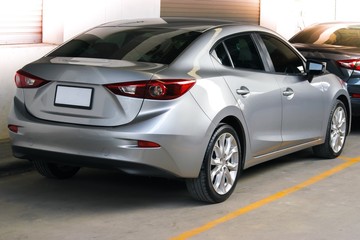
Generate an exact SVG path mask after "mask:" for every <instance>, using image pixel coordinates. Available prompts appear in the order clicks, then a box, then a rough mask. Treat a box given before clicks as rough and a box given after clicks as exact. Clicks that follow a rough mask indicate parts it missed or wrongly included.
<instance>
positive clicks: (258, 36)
mask: <svg viewBox="0 0 360 240" xmlns="http://www.w3.org/2000/svg"><path fill="white" fill-rule="evenodd" d="M261 35H266V36H270V37H273V38H275V39H277V40H278V41H280V42H281V43H283V44H284V45H285V46H287V47H288V49H289V50H291V51H292V52H293V53H294V54H295V55H296V56H297V57H298V58H299V59H300V60H301V61H302V64H303V68H304V72H303V73H286V72H277V71H276V70H275V67H274V64H273V61H272V59H271V56H270V53H269V52H268V50H267V47H266V45H265V43H264V41H263V39H262V37H261ZM254 38H256V41H257V42H258V44H259V47H260V48H261V51H262V52H263V54H264V57H265V58H266V62H267V64H268V65H269V68H270V72H271V73H275V74H282V75H291V76H306V59H305V58H304V56H302V55H301V54H300V53H299V52H297V51H296V49H295V48H294V47H293V46H292V45H291V44H290V43H288V42H287V41H284V40H283V39H281V38H280V37H278V36H276V35H274V34H269V33H267V32H256V33H254Z"/></svg>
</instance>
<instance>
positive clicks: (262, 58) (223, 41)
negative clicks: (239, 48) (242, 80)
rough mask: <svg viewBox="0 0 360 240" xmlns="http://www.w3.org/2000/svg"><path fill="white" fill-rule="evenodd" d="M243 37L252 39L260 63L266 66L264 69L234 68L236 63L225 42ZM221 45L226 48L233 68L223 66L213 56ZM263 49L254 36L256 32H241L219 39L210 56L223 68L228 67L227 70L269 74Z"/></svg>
mask: <svg viewBox="0 0 360 240" xmlns="http://www.w3.org/2000/svg"><path fill="white" fill-rule="evenodd" d="M243 35H248V36H249V37H250V39H251V40H252V42H253V44H254V47H255V49H256V51H257V54H258V56H259V58H260V61H261V62H262V64H263V66H264V69H253V68H237V67H235V66H234V63H233V61H232V58H231V55H230V53H229V50H228V48H227V46H226V44H225V41H226V40H228V39H231V38H234V37H238V36H243ZM220 44H222V45H223V47H224V48H225V51H226V54H227V57H228V58H229V60H230V62H231V66H227V65H224V64H222V63H221V62H219V60H218V59H216V57H215V56H214V55H213V54H212V53H213V51H215V48H216V47H218V46H219V45H220ZM262 51H263V50H262V49H261V47H260V45H259V43H258V39H257V38H256V37H255V35H254V32H239V33H234V34H231V35H227V36H225V37H222V38H221V39H219V40H218V41H216V42H215V44H214V45H213V46H212V47H211V49H210V51H209V54H210V56H211V57H212V58H214V59H215V61H216V62H217V63H219V64H220V65H221V66H223V67H226V68H231V69H233V70H240V71H255V72H269V71H270V66H269V65H268V63H267V59H266V57H264V56H263V54H262Z"/></svg>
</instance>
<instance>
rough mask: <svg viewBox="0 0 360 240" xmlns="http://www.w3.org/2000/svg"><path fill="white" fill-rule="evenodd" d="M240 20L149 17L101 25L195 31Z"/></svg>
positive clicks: (233, 23) (231, 23) (236, 23)
mask: <svg viewBox="0 0 360 240" xmlns="http://www.w3.org/2000/svg"><path fill="white" fill-rule="evenodd" d="M238 24H239V23H238V22H235V21H230V20H221V19H210V18H179V17H164V18H149V19H134V20H120V21H114V22H109V23H105V24H102V25H100V27H145V26H146V27H153V28H175V29H191V30H193V31H200V32H204V31H206V30H208V29H212V28H216V27H219V26H224V25H238ZM244 25H245V24H244Z"/></svg>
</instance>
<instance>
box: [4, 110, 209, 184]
mask: <svg viewBox="0 0 360 240" xmlns="http://www.w3.org/2000/svg"><path fill="white" fill-rule="evenodd" d="M15 105H17V106H14V107H13V108H12V110H11V112H10V115H9V124H13V125H16V126H19V130H18V132H17V133H15V132H12V131H9V135H10V139H11V142H12V147H13V153H14V156H15V157H18V158H24V159H29V160H33V159H38V158H41V159H43V160H46V161H50V162H57V163H62V164H68V165H76V166H80V167H81V166H88V167H99V168H104V167H105V168H117V169H121V170H123V171H125V172H127V173H132V174H142V175H155V176H159V175H165V176H169V175H172V176H175V177H182V178H195V177H197V175H198V173H199V171H200V167H201V164H202V161H203V158H204V153H205V150H206V147H207V144H208V141H209V139H210V137H211V133H212V132H213V130H214V129H213V128H212V125H211V122H210V120H209V119H208V118H207V117H206V115H205V114H204V113H203V112H202V111H198V110H196V109H194V110H193V111H191V112H192V114H191V115H190V114H189V115H186V116H183V115H182V116H181V115H179V113H178V112H176V111H174V112H167V113H166V114H160V115H154V116H153V115H151V116H146V117H142V118H138V119H137V121H133V122H132V123H130V124H126V125H123V126H114V127H94V126H85V125H74V124H66V123H57V122H52V121H44V120H41V119H37V118H35V117H33V116H32V115H30V114H29V113H28V112H27V111H26V109H25V108H24V107H23V105H22V104H21V103H18V104H17V103H15ZM192 106H197V105H194V104H192ZM179 116H181V118H179ZM194 119H196V120H197V121H194ZM165 123H166V124H165ZM138 140H143V141H151V142H155V143H157V144H159V145H160V147H151V148H147V147H139V146H138Z"/></svg>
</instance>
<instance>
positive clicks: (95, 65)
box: [22, 57, 166, 126]
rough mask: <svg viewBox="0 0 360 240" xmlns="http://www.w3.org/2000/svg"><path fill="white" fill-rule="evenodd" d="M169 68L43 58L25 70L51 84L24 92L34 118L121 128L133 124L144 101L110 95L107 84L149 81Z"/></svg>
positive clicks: (103, 60) (150, 64)
mask: <svg viewBox="0 0 360 240" xmlns="http://www.w3.org/2000/svg"><path fill="white" fill-rule="evenodd" d="M164 68H166V65H163V64H155V63H141V62H130V61H123V60H107V59H89V58H87V59H86V58H68V57H55V58H50V57H46V58H42V59H40V60H39V61H36V62H34V63H31V64H29V65H27V66H25V67H24V68H23V69H22V70H23V71H25V72H27V73H30V74H32V75H34V76H37V77H39V78H41V79H44V80H47V81H50V82H49V83H48V84H46V85H44V86H41V87H39V88H30V89H24V91H23V93H24V99H25V106H26V108H27V110H28V111H29V113H31V114H32V115H33V116H35V117H37V118H39V119H43V120H49V121H56V122H62V123H71V124H81V125H92V126H119V125H123V124H126V123H129V122H130V121H132V120H133V119H134V118H135V117H136V116H137V114H138V113H139V111H140V108H141V106H142V102H143V99H141V98H130V97H126V96H119V95H115V94H113V93H111V92H110V91H109V90H108V89H107V88H105V87H104V85H105V84H112V83H121V82H129V81H132V82H133V81H144V80H150V79H151V78H152V76H153V75H154V74H155V73H157V72H158V71H160V70H162V69H164Z"/></svg>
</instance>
